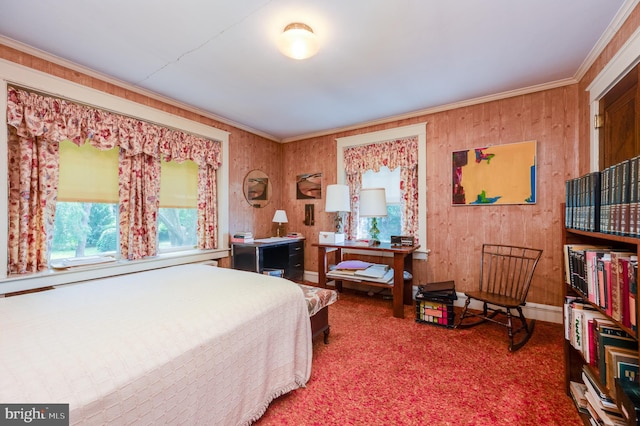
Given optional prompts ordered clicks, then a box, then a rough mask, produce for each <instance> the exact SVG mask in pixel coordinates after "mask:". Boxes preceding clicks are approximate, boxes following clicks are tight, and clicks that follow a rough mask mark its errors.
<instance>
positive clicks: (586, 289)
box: [564, 244, 638, 332]
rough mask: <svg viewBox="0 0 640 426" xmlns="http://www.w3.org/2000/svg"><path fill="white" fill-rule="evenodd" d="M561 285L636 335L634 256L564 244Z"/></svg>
mask: <svg viewBox="0 0 640 426" xmlns="http://www.w3.org/2000/svg"><path fill="white" fill-rule="evenodd" d="M564 261H565V274H566V275H565V281H566V283H567V284H568V285H569V286H571V287H572V288H573V289H574V290H575V291H577V292H578V293H579V294H581V295H582V296H583V297H584V298H585V299H586V300H587V301H589V302H590V303H592V304H593V305H595V306H597V307H599V308H600V309H601V310H602V311H603V312H604V313H606V314H607V315H609V316H610V317H611V318H613V319H614V320H615V321H618V322H619V323H620V324H622V325H623V326H625V327H627V328H629V329H631V330H632V331H634V332H637V328H638V321H637V309H636V306H637V302H636V299H637V293H638V288H637V277H638V256H637V254H636V253H634V252H631V251H624V250H616V249H612V248H610V247H607V246H598V245H588V244H566V245H565V246H564Z"/></svg>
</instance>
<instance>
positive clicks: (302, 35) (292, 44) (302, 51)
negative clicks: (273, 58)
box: [278, 22, 318, 59]
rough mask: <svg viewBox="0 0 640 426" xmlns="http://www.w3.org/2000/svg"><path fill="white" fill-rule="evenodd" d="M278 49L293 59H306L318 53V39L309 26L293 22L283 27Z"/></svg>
mask: <svg viewBox="0 0 640 426" xmlns="http://www.w3.org/2000/svg"><path fill="white" fill-rule="evenodd" d="M278 48H279V49H280V51H281V52H282V53H283V54H285V55H286V56H288V57H290V58H293V59H306V58H310V57H311V56H313V55H315V54H316V53H317V52H318V39H317V37H316V35H315V34H314V33H313V30H312V29H311V27H310V26H308V25H306V24H301V23H299V22H294V23H293V24H289V25H287V26H286V27H284V31H283V32H282V34H280V39H279V40H278Z"/></svg>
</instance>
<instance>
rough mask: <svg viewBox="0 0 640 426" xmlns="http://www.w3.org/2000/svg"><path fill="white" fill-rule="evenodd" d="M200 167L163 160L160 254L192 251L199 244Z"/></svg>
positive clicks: (188, 161) (159, 226)
mask: <svg viewBox="0 0 640 426" xmlns="http://www.w3.org/2000/svg"><path fill="white" fill-rule="evenodd" d="M197 207H198V165H197V164H196V163H194V162H193V161H191V160H186V161H184V162H182V163H178V162H176V161H169V162H167V161H164V160H162V164H161V172H160V208H159V209H158V252H160V253H163V252H167V251H173V250H179V249H192V248H194V247H195V246H196V244H197V243H198V236H197V229H198V210H197Z"/></svg>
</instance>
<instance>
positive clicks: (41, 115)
mask: <svg viewBox="0 0 640 426" xmlns="http://www.w3.org/2000/svg"><path fill="white" fill-rule="evenodd" d="M7 96H8V99H7V123H8V124H9V125H10V126H11V127H13V128H14V129H15V130H13V129H12V130H11V131H10V138H9V145H10V147H9V152H10V161H13V162H14V163H13V164H11V165H10V175H11V176H10V179H9V184H10V190H9V223H10V224H11V230H10V235H9V259H8V262H9V271H10V272H12V273H13V272H15V273H25V272H35V271H37V270H42V269H46V267H47V266H46V259H47V253H48V250H49V247H48V245H49V244H48V241H49V239H50V238H51V229H52V226H53V217H54V215H55V200H56V193H57V174H58V144H59V142H60V141H63V140H66V139H68V140H71V141H73V142H74V143H75V144H77V145H78V146H80V145H82V144H84V143H90V144H91V145H92V146H94V147H96V148H98V149H103V150H107V149H112V148H114V147H116V146H118V147H119V149H120V170H119V175H120V178H119V180H120V223H121V224H123V225H124V226H121V228H120V241H121V251H122V256H123V257H124V258H127V259H139V258H141V257H144V256H153V255H155V254H156V235H157V233H156V217H157V210H158V201H159V200H158V197H159V176H160V158H161V155H164V156H165V157H167V158H169V159H176V161H184V159H189V160H193V161H195V162H196V163H197V164H198V166H199V169H200V172H199V175H200V176H204V177H206V179H205V178H204V177H201V178H199V180H198V186H199V188H198V193H199V200H201V202H199V203H198V209H199V210H200V213H199V215H198V216H199V218H200V217H201V216H202V219H201V220H200V219H199V221H198V228H199V230H200V228H203V229H213V230H215V229H216V226H217V225H216V224H214V225H211V223H210V221H211V220H215V212H214V213H211V211H215V208H216V204H217V200H216V193H215V190H212V189H211V188H210V185H212V184H213V185H215V172H216V170H217V169H218V168H219V167H220V164H221V146H220V143H219V142H216V141H210V140H207V139H203V138H199V137H197V136H194V135H190V134H186V133H184V132H180V131H177V130H173V129H168V128H165V127H161V126H158V125H156V124H153V123H148V122H145V121H142V120H138V119H135V118H131V117H126V116H122V115H118V114H114V113H112V112H109V111H104V110H100V109H97V108H93V107H90V106H86V105H80V104H76V103H73V102H69V101H66V100H63V99H57V98H53V97H49V96H43V95H40V94H37V93H32V92H28V91H24V90H20V89H17V88H13V87H9V88H8V94H7ZM11 134H13V136H11ZM16 168H17V169H19V170H22V169H24V170H23V171H21V172H20V173H21V174H20V175H19V177H16V176H14V174H15V173H17V172H15V171H14V169H16ZM27 169H28V170H27ZM202 169H204V170H205V172H203V171H202ZM31 174H32V176H31ZM210 174H213V175H214V176H213V177H210V176H209V175H210ZM33 181H35V182H34V183H32V184H31V185H30V186H29V187H28V188H27V187H26V183H27V182H33ZM16 185H17V186H16ZM214 188H215V186H214ZM21 199H22V200H21ZM36 200H38V202H37V203H36ZM28 203H31V205H32V207H30V210H26V209H27V207H26V204H28ZM203 211H204V213H203ZM212 218H213V219H212ZM33 230H37V231H33ZM35 232H41V233H42V234H41V235H39V236H38V235H35ZM198 235H199V236H201V237H202V238H203V240H199V241H198V245H199V247H201V248H215V247H217V240H216V235H217V232H214V233H213V234H212V233H210V232H205V233H201V232H199V233H198ZM22 246H25V247H22Z"/></svg>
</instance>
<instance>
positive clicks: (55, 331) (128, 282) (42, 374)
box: [0, 265, 312, 425]
mask: <svg viewBox="0 0 640 426" xmlns="http://www.w3.org/2000/svg"><path fill="white" fill-rule="evenodd" d="M311 356H312V347H311V331H310V325H309V314H308V310H307V304H306V302H305V299H304V297H303V293H302V290H301V288H300V287H299V286H298V285H297V284H295V283H293V282H290V281H286V280H283V279H280V278H275V277H269V276H266V275H260V274H255V273H250V272H243V271H236V270H231V269H224V268H217V267H213V266H205V265H186V266H175V267H171V268H165V269H160V270H155V271H149V272H142V273H138V274H130V275H124V276H120V277H114V278H106V279H101V280H95V281H91V282H87V283H82V284H79V285H70V286H65V287H62V288H57V289H54V290H50V291H46V292H41V293H34V294H27V295H21V296H16V297H10V298H4V299H2V298H0V369H1V372H0V402H2V403H13V402H15V403H69V404H70V421H71V424H82V425H97V424H107V423H109V424H118V425H125V424H135V425H144V424H149V425H151V424H153V425H157V424H171V425H178V424H191V425H195V424H202V425H205V424H206V425H214V424H215V425H231V424H247V423H250V422H251V421H253V420H255V419H257V418H259V417H260V416H261V415H262V414H263V413H264V411H265V410H266V408H267V406H268V404H269V402H271V401H272V400H273V399H274V398H276V397H277V396H279V395H281V394H283V393H286V392H288V391H291V390H293V389H295V388H298V387H301V386H304V385H305V384H306V382H307V381H308V379H309V376H310V373H311Z"/></svg>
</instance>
